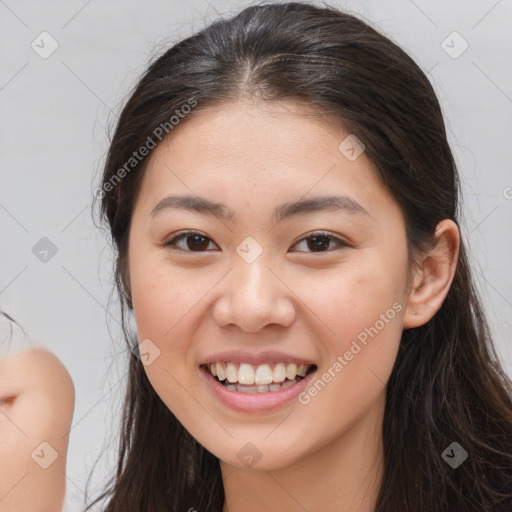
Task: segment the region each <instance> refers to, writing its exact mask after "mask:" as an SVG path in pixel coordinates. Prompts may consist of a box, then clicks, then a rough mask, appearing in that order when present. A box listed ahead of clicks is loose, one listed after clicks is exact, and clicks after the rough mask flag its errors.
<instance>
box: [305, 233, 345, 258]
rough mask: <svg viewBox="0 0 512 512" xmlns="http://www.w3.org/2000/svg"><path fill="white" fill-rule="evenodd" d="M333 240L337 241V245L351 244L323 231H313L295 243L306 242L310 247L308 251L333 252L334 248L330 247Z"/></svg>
mask: <svg viewBox="0 0 512 512" xmlns="http://www.w3.org/2000/svg"><path fill="white" fill-rule="evenodd" d="M333 241H334V242H335V244H336V246H337V247H349V245H350V244H348V243H347V242H345V241H343V240H341V239H339V238H338V237H335V236H333V235H329V234H327V233H323V232H320V233H318V232H317V233H311V234H309V236H307V237H305V238H303V239H302V240H300V241H299V242H297V244H295V245H298V244H301V243H304V242H306V244H305V246H306V247H307V249H309V250H308V251H306V252H317V253H322V252H332V249H329V246H330V244H331V242H333ZM299 252H303V251H299Z"/></svg>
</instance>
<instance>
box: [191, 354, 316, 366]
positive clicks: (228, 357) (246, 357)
mask: <svg viewBox="0 0 512 512" xmlns="http://www.w3.org/2000/svg"><path fill="white" fill-rule="evenodd" d="M221 361H231V362H234V363H249V364H253V365H255V366H258V365H260V364H265V363H295V364H297V365H299V364H306V365H316V363H315V362H314V361H312V360H310V359H302V358H300V357H297V356H295V355H292V354H285V353H284V352H277V351H274V350H270V351H264V352H258V353H257V354H254V353H252V352H246V351H241V350H229V351H225V352H217V353H216V354H212V355H211V356H208V357H206V358H205V359H203V361H201V363H199V364H200V365H203V364H210V363H217V362H221Z"/></svg>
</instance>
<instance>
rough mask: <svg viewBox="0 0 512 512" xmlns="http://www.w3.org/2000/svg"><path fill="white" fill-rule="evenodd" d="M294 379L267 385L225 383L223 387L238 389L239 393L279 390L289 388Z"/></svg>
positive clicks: (232, 389)
mask: <svg viewBox="0 0 512 512" xmlns="http://www.w3.org/2000/svg"><path fill="white" fill-rule="evenodd" d="M295 382H297V381H295V380H287V381H285V382H283V383H282V384H270V385H267V386H243V385H235V384H226V383H224V387H225V388H227V389H229V390H231V391H238V392H240V393H268V392H269V391H280V390H281V389H286V388H289V387H290V386H293V385H294V384H295Z"/></svg>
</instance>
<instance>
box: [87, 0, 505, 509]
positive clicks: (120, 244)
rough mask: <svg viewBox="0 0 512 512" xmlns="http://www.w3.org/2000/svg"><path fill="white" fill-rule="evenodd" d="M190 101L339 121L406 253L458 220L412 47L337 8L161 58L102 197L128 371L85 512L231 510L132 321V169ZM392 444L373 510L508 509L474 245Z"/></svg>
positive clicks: (262, 18)
mask: <svg viewBox="0 0 512 512" xmlns="http://www.w3.org/2000/svg"><path fill="white" fill-rule="evenodd" d="M191 98H193V101H194V102H195V106H194V108H193V109H188V110H189V111H190V112H189V113H188V114H186V115H183V116H180V121H179V122H180V123H184V122H187V121H188V120H190V119H192V118H193V117H194V115H195V113H196V112H198V111H200V110H201V109H205V108H208V107H209V106H211V105H213V104H216V103H217V104H218V103H223V102H229V101H239V100H243V99H247V98H258V99H260V100H264V101H266V102H271V101H279V100H284V99H291V100H297V101H302V102H306V103H307V104H308V105H310V106H312V107H314V108H315V109H316V110H317V111H322V112H328V113H330V114H331V115H333V116H335V117H336V118H338V119H339V120H340V121H342V122H343V123H344V125H345V126H346V127H347V128H348V129H349V130H350V132H351V133H353V134H355V135H356V136H357V137H358V138H360V139H361V140H364V142H365V145H366V155H367V156H368V157H369V158H370V159H371V161H372V162H373V163H374V164H375V165H376V167H377V168H378V171H379V173H380V176H381V177H382V179H383V181H384V183H385V185H386V186H387V187H388V188H389V190H390V191H391V193H392V194H393V195H394V197H395V199H396V201H397V203H398V204H399V206H400V207H401V209H402V211H403V213H404V216H405V220H406V228H407V237H408V242H409V244H410V246H411V247H413V248H415V249H416V250H417V251H422V250H425V249H426V248H428V247H429V244H431V243H432V240H433V234H434V230H435V227H436V225H437V223H438V222H439V221H441V220H442V219H452V220H453V221H455V222H456V223H457V224H459V216H460V211H459V210H460V205H459V177H458V173H457V169H456V167H455V163H454V158H453V155H452V152H451V150H450V147H449V145H448V142H447V137H446V131H445V125H444V121H443V116H442V113H441V109H440V106H439V103H438V100H437V98H436V95H435V93H434V90H433V88H432V86H431V84H430V82H429V80H428V79H427V77H426V75H425V74H424V73H423V72H422V71H421V70H420V68H419V67H418V65H417V64H416V63H415V62H414V61H413V60H412V59H411V58H410V57H409V56H408V55H407V54H406V53H405V52H404V51H403V50H402V49H400V48H399V47H398V46H397V45H396V44H394V43H393V42H391V41H390V40H389V39H388V38H386V37H385V36H383V35H382V34H380V33H378V32H377V31H376V30H374V29H373V28H371V27H370V26H369V25H368V24H366V23H365V22H363V21H361V20H359V19H358V18H356V17H354V16H352V15H349V14H346V13H344V12H341V11H339V10H338V9H336V8H331V7H329V6H324V7H316V6H313V5H310V4H306V3H296V2H291V3H281V4H270V5H266V4H259V5H254V6H252V7H249V8H246V9H244V10H243V11H242V12H240V13H239V14H238V15H236V16H234V17H232V18H229V19H219V20H218V21H216V22H214V23H213V24H211V25H210V26H208V27H207V28H205V29H204V30H201V31H200V32H198V33H196V34H195V35H193V36H191V37H189V38H187V39H185V40H183V41H181V42H179V43H178V44H176V45H174V46H173V47H171V48H169V49H168V50H167V51H165V53H163V54H162V55H161V56H159V57H158V58H156V59H155V60H154V61H153V62H152V63H151V64H150V65H149V67H148V69H147V71H146V72H145V74H144V75H143V76H142V78H141V79H140V81H139V83H138V84H137V85H136V87H135V89H134V90H133V92H132V94H131V96H130V98H129V99H128V101H127V103H126V105H125V107H124V109H123V110H122V113H121V115H120V118H119V120H118V122H117V126H116V129H115V132H114V134H113V137H112V140H111V145H110V149H109V151H108V155H107V159H106V164H105V167H104V173H103V181H102V188H101V192H100V193H99V194H98V195H97V197H98V198H100V199H101V204H100V218H101V219H102V220H103V221H106V223H107V225H108V229H109V230H110V233H111V236H112V242H113V245H114V249H115V251H116V254H117V260H116V264H115V278H116V284H117V290H118V293H119V296H120V297H121V300H122V320H123V326H124V333H125V338H126V343H127V344H128V348H129V351H128V353H129V361H128V388H127V390H126V396H125V401H124V409H123V417H122V430H121V433H120V439H119V459H118V464H117V470H116V472H115V475H113V476H112V479H111V480H110V481H109V482H108V484H107V486H106V489H105V491H104V492H103V493H102V494H101V496H98V497H97V498H96V500H95V501H93V502H92V503H91V504H90V505H89V507H88V508H87V509H89V508H90V507H92V506H93V505H95V504H96V503H98V502H99V501H100V500H104V499H107V498H108V502H107V505H106V508H105V509H104V510H105V511H106V512H130V511H133V512H163V511H169V512H171V511H172V512H178V511H184V510H189V509H191V508H192V509H196V510H198V511H200V512H220V510H221V509H222V506H223V502H224V489H223V485H222V478H221V473H220V466H219V460H218V459H217V458H216V457H215V456H214V455H213V454H211V453H210V452H208V451H207V450H206V449H205V448H203V447H202V446H201V445H200V444H199V443H198V442H197V441H196V440H195V439H194V438H192V437H191V436H190V434H189V433H188V432H187V431H186V430H185V429H184V428H183V426H182V425H181V424H180V422H179V421H178V420H177V419H176V417H175V416H174V415H173V413H172V412H171V411H170V410H169V409H168V408H167V407H166V406H165V405H164V403H163V402H162V400H161V399H160V398H159V396H158V395H157V394H156V392H155V391H154V389H153V388H152V386H151V384H150V383H149V381H148V379H147V377H146V374H145V371H144V368H143V365H142V363H141V361H140V359H139V358H138V357H137V338H136V335H135V333H132V332H130V331H129V329H128V328H127V323H126V320H127V315H128V314H131V309H132V306H131V302H130V290H129V283H128V281H127V279H126V277H127V276H126V272H127V248H128V235H129V229H130V218H131V214H132V211H133V208H134V202H135V199H136V196H137V193H138V190H139V187H140V183H141V179H142V177H143V175H144V169H145V166H146V163H147V161H148V157H145V158H141V159H140V161H137V162H134V161H132V162H131V164H130V166H128V167H127V165H126V164H127V162H128V161H130V158H131V156H132V155H133V153H134V152H137V151H138V150H139V149H140V148H141V147H142V146H144V145H147V144H148V140H149V139H148V138H151V139H152V140H153V139H155V130H156V129H157V128H158V127H162V126H165V127H166V134H167V133H171V136H172V132H171V130H172V126H170V124H172V123H170V122H169V120H170V118H171V117H172V116H173V114H174V113H175V112H176V110H180V109H181V108H182V107H183V105H186V104H187V103H188V104H189V105H190V104H191ZM180 112H182V111H180ZM165 123H167V124H165ZM132 164H133V165H132ZM123 168H124V169H125V172H121V173H120V170H121V169H123ZM120 174H122V176H121V177H120ZM116 177H117V178H116ZM109 184H110V185H109ZM383 438H384V455H385V470H384V479H383V483H382V487H381V490H380V494H379V497H378V502H377V507H376V512H398V511H400V512H435V511H439V512H441V511H443V512H444V511H448V510H456V511H457V512H463V511H474V512H484V511H493V512H505V511H507V512H510V511H511V510H512V383H511V381H510V379H509V378H508V376H507V375H506V373H505V372H504V370H503V369H502V367H501V366H500V363H499V361H498V358H497V355H496V353H495V349H494V347H493V342H492V339H491V336H490V332H489V328H488V322H487V320H486V317H485V314H484V311H483V308H482V306H481V303H480V301H479V299H478V296H477V293H476V291H475V287H474V284H473V281H472V277H471V273H470V269H469V267H468V258H467V254H466V249H465V243H464V239H463V240H462V241H461V247H460V253H459V259H458V264H457V269H456V273H455V277H454V280H453V283H452V286H451V288H450V290H449V292H448V295H447V297H446V299H445V301H444V302H443V304H442V306H441V308H440V309H439V311H438V312H437V313H436V314H435V315H434V317H433V318H432V319H431V320H430V321H429V322H427V323H426V324H425V325H422V326H420V327H417V328H413V329H408V330H405V331H403V334H402V339H401V344H400V349H399V353H398V356H397V359H396V362H395V365H394V368H393V371H392V374H391V376H390V379H389V381H388V384H387V398H386V409H385V415H384V424H383ZM453 442H457V443H458V444H459V445H460V446H461V447H462V448H463V449H464V450H465V451H466V452H467V453H468V458H467V459H466V460H465V461H464V462H463V463H462V464H461V465H460V466H459V467H457V468H456V469H454V468H453V467H452V466H451V465H449V464H447V462H445V460H443V457H442V453H443V451H444V450H445V449H446V448H447V447H449V446H450V445H451V443H453Z"/></svg>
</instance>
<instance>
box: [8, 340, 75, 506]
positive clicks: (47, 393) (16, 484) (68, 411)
mask: <svg viewBox="0 0 512 512" xmlns="http://www.w3.org/2000/svg"><path fill="white" fill-rule="evenodd" d="M74 403H75V389H74V386H73V382H72V380H71V377H70V375H69V373H68V371H67V370H66V368H65V367H64V366H63V364H62V363H61V362H60V361H59V359H58V358H57V357H56V356H55V355H54V354H52V353H51V352H49V351H48V350H46V349H43V348H33V349H30V350H26V351H23V352H21V353H18V354H16V355H12V356H9V357H2V358H0V511H2V512H4V511H5V512H26V511H27V510H30V511H32V512H56V511H59V510H61V508H62V505H63V502H64V498H65V491H66V477H65V471H66V457H67V450H68V442H69V430H70V426H71V420H72V417H73V410H74ZM41 443H46V444H43V445H41ZM48 445H50V447H51V448H50V447H49V446H48ZM33 454H34V455H33ZM55 455H56V458H55ZM37 461H39V462H37Z"/></svg>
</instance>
